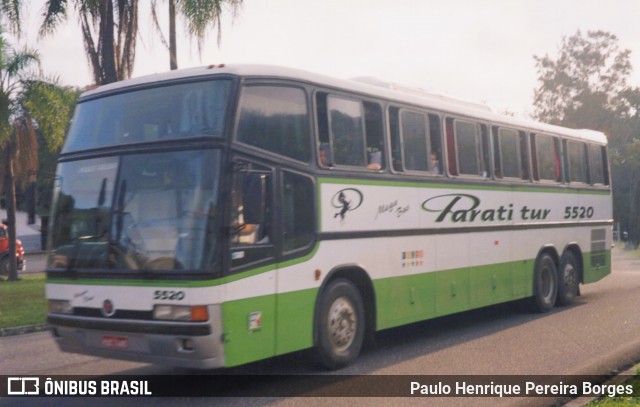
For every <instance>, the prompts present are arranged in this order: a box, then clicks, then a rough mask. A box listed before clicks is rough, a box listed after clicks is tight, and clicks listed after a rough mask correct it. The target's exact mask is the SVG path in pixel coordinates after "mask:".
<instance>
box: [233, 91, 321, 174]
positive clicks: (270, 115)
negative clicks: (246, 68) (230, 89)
mask: <svg viewBox="0 0 640 407" xmlns="http://www.w3.org/2000/svg"><path fill="white" fill-rule="evenodd" d="M238 141H241V142H243V143H246V144H250V145H252V146H255V147H258V148H262V149H264V150H268V151H271V152H274V153H278V154H281V155H284V156H287V157H291V158H295V159H297V160H300V161H308V160H309V157H310V152H311V146H310V137H309V115H308V111H307V101H306V95H305V93H304V91H303V90H302V89H298V88H288V87H277V86H249V87H246V88H244V90H243V93H242V101H241V105H240V122H239V124H238Z"/></svg>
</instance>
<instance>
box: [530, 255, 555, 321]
mask: <svg viewBox="0 0 640 407" xmlns="http://www.w3.org/2000/svg"><path fill="white" fill-rule="evenodd" d="M557 297H558V268H557V267H556V262H555V261H554V260H553V257H551V256H550V255H549V254H547V253H542V254H541V255H540V256H539V257H538V259H537V260H536V265H535V268H534V271H533V298H531V308H532V309H533V311H537V312H548V311H550V310H551V309H552V308H553V306H554V305H555V303H556V299H557Z"/></svg>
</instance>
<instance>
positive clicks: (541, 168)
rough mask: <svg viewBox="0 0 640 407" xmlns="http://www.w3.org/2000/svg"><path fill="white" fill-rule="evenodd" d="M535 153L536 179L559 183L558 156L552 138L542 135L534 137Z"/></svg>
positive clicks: (554, 140) (555, 144)
mask: <svg viewBox="0 0 640 407" xmlns="http://www.w3.org/2000/svg"><path fill="white" fill-rule="evenodd" d="M535 148H536V149H535V151H536V158H537V169H538V179H540V180H547V181H560V180H561V179H562V177H561V169H560V156H559V154H558V147H557V141H556V139H555V138H554V137H551V136H545V135H542V134H536V135H535Z"/></svg>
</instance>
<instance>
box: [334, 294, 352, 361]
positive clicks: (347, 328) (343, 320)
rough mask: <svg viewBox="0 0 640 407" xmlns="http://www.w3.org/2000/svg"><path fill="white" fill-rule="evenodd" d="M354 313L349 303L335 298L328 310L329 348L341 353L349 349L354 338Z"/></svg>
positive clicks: (340, 298) (342, 298)
mask: <svg viewBox="0 0 640 407" xmlns="http://www.w3.org/2000/svg"><path fill="white" fill-rule="evenodd" d="M356 324H357V319H356V312H355V308H354V306H353V304H352V303H351V301H349V300H348V299H346V298H344V297H339V298H336V300H335V301H334V302H333V304H331V307H330V308H329V315H328V318H327V326H328V331H329V338H330V342H331V347H332V348H333V349H334V350H335V351H337V352H341V351H344V350H346V349H348V348H349V346H351V344H352V343H353V340H354V338H355V336H356Z"/></svg>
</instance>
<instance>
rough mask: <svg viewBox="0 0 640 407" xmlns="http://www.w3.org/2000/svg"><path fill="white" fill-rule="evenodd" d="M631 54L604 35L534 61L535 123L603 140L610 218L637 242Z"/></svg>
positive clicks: (637, 145) (639, 179) (639, 191)
mask: <svg viewBox="0 0 640 407" xmlns="http://www.w3.org/2000/svg"><path fill="white" fill-rule="evenodd" d="M630 55H631V51H630V50H628V49H620V47H619V46H618V38H617V37H616V36H615V35H614V34H611V33H608V32H604V31H589V32H587V34H586V35H583V34H582V33H581V32H580V31H578V32H577V33H576V34H574V35H573V36H570V37H565V38H563V40H562V45H561V47H560V49H559V51H558V55H557V57H555V58H552V57H550V56H548V55H545V56H544V57H539V56H534V59H535V61H536V68H537V70H538V87H537V88H536V89H535V97H534V106H535V116H536V118H537V119H539V120H541V121H545V122H549V123H553V124H559V125H562V126H566V127H571V128H589V129H593V130H599V131H602V132H604V133H605V134H607V135H608V138H609V153H610V164H611V172H612V179H613V180H612V185H613V186H614V189H613V201H614V218H615V220H616V221H617V222H620V223H621V226H622V228H623V230H625V231H628V232H629V235H630V239H631V240H633V241H640V210H639V209H637V208H638V207H640V88H638V87H632V86H630V85H629V84H628V80H629V76H630V74H631V72H632V66H631V62H630Z"/></svg>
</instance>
